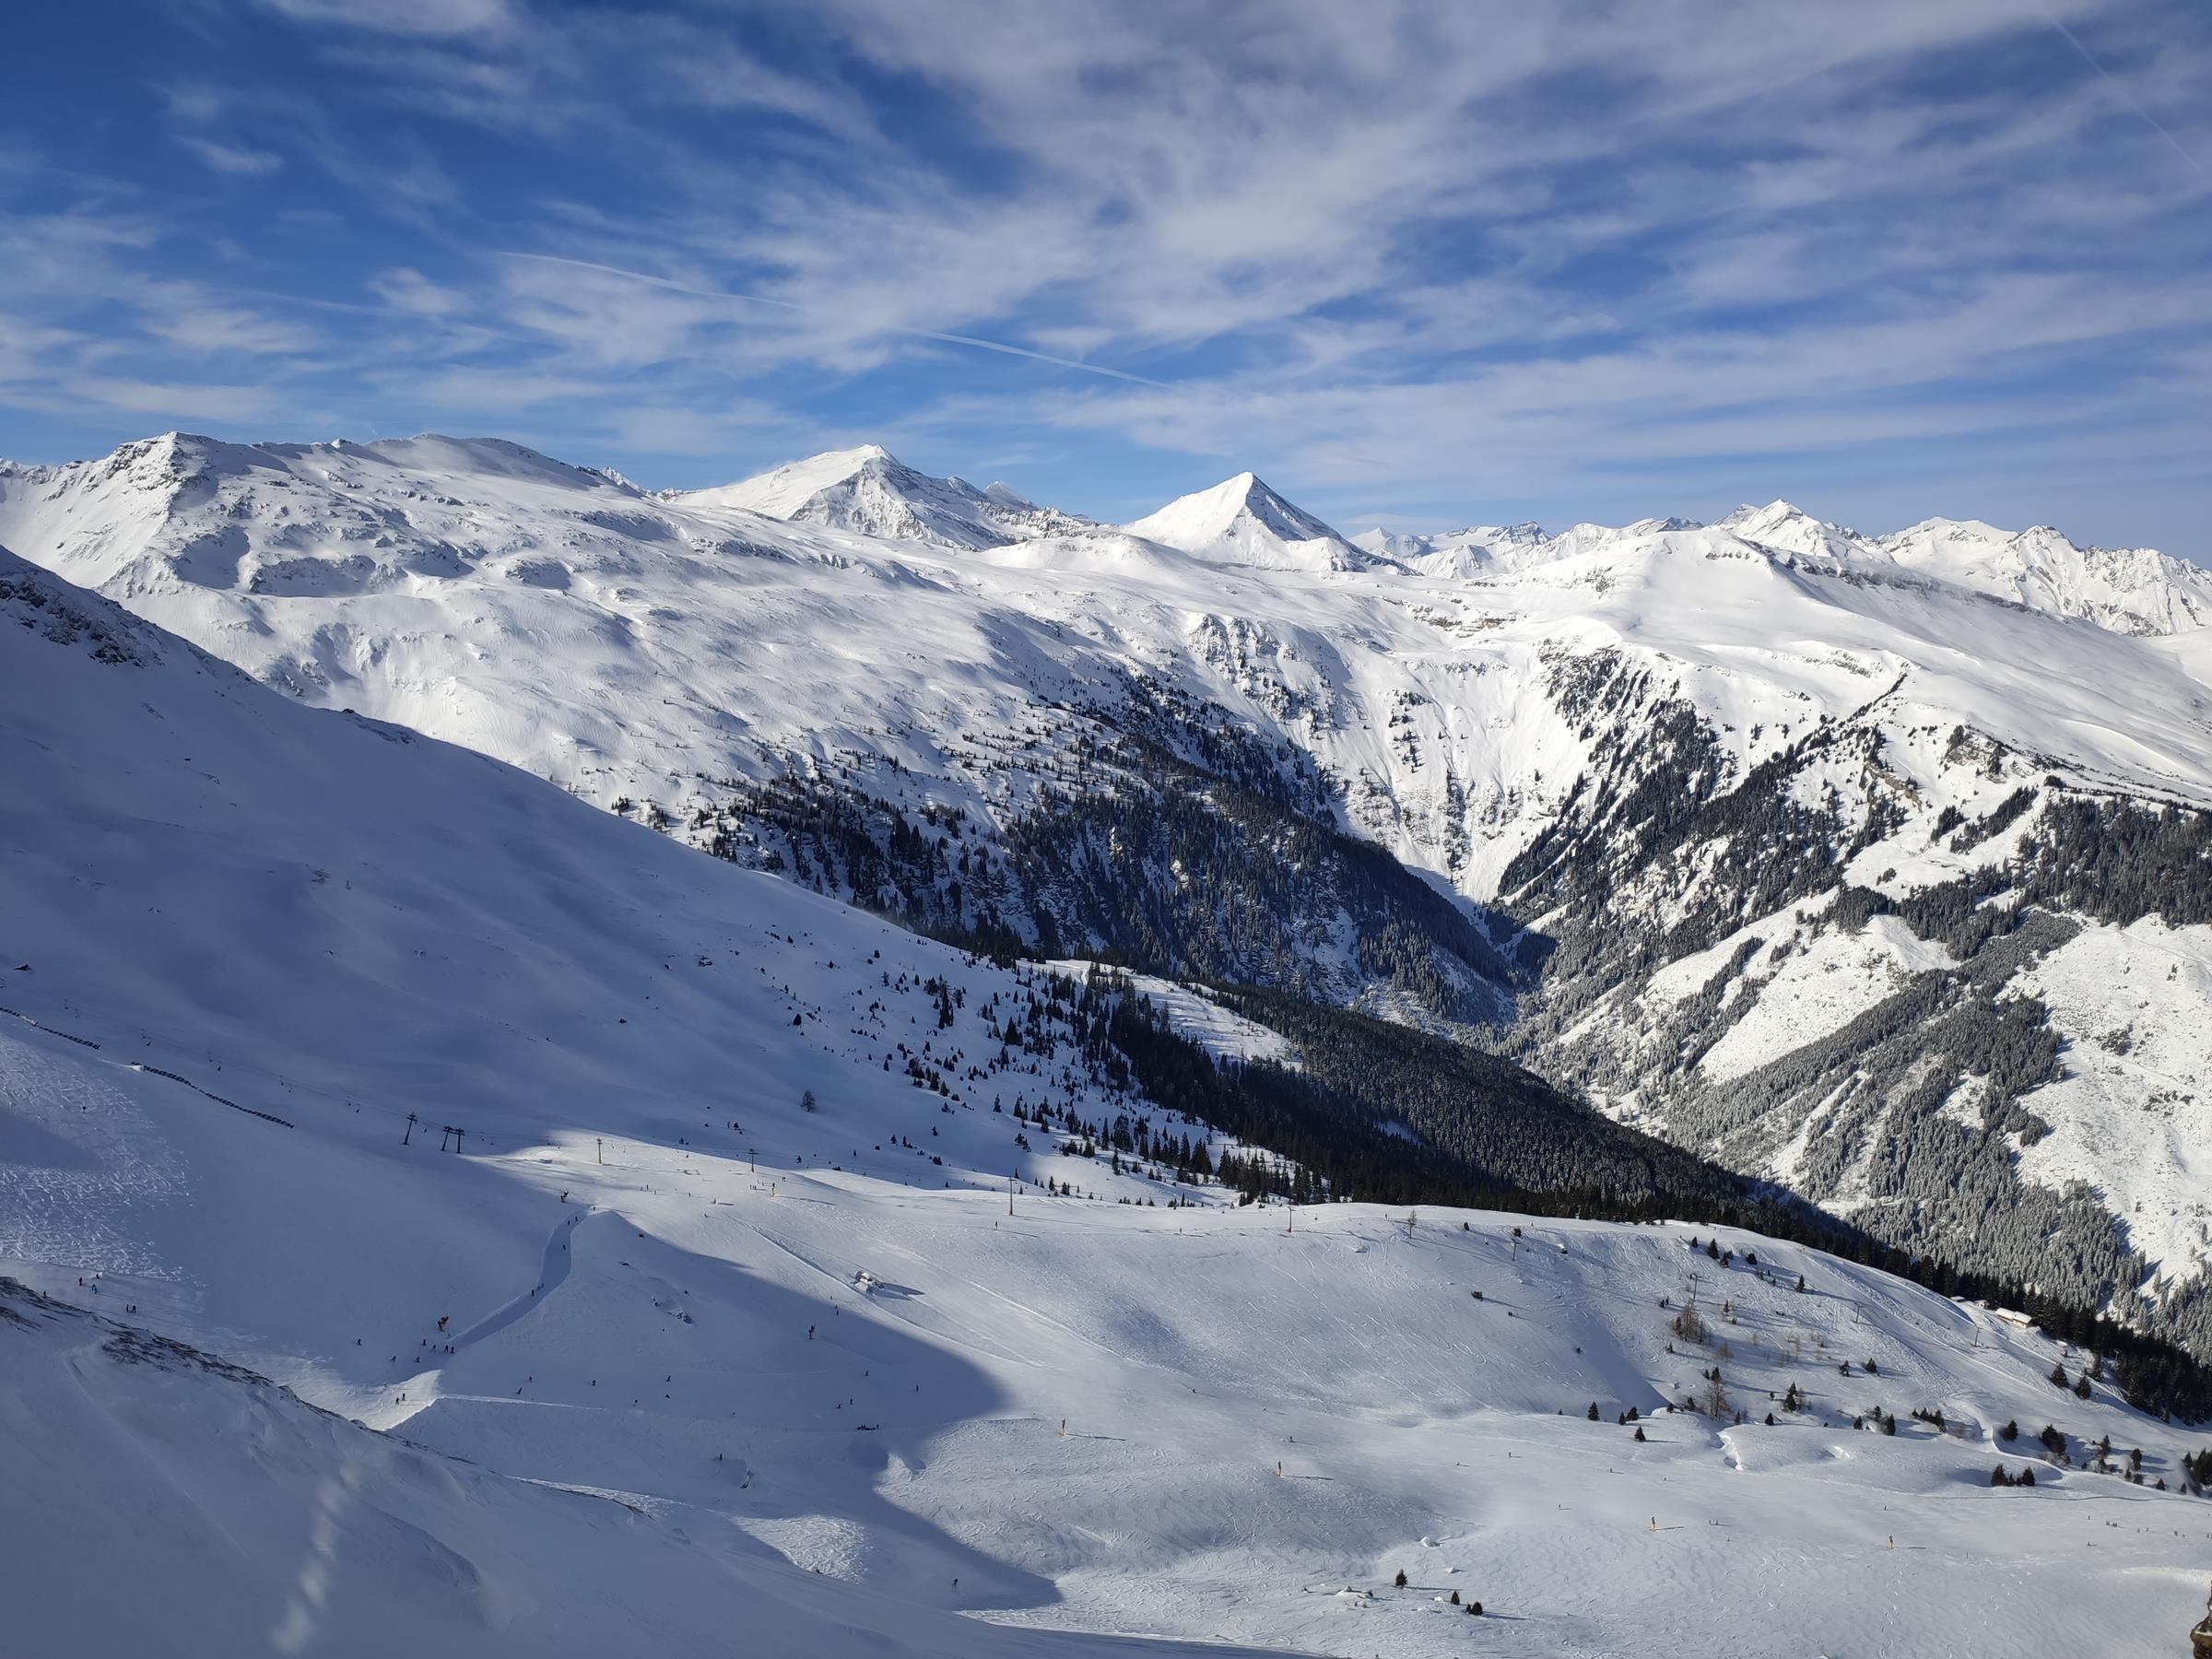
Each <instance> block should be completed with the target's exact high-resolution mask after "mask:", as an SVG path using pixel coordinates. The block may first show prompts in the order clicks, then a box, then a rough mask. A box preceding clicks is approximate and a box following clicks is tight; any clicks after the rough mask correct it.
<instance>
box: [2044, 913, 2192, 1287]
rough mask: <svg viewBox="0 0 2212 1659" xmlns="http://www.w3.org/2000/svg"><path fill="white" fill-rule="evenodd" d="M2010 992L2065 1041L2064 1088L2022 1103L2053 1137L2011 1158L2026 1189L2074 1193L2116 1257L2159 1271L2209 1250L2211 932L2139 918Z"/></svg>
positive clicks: (2077, 943)
mask: <svg viewBox="0 0 2212 1659" xmlns="http://www.w3.org/2000/svg"><path fill="white" fill-rule="evenodd" d="M2013 986H2014V988H2016V989H2018V990H2020V991H2023V992H2026V993H2028V994H2031V995H2034V996H2039V997H2041V998H2042V999H2043V1001H2044V1002H2045V1003H2046V1004H2048V1005H2049V1006H2050V1007H2051V1009H2052V1012H2053V1016H2054V1017H2055V1018H2057V1019H2058V1020H2059V1021H2061V1022H2062V1024H2063V1025H2064V1027H2065V1029H2066V1030H2071V1031H2078V1032H2081V1033H2083V1035H2082V1037H2081V1038H2079V1039H2077V1040H2076V1041H2073V1042H2070V1043H2069V1044H2068V1045H2067V1048H2066V1052H2065V1077H2064V1078H2063V1079H2062V1080H2060V1081H2058V1082H2055V1083H2049V1084H2045V1085H2044V1086H2043V1087H2042V1088H2038V1089H2035V1090H2032V1091H2031V1092H2030V1093H2029V1094H2027V1095H2025V1096H2023V1097H2022V1098H2021V1104H2022V1105H2024V1106H2026V1107H2027V1108H2028V1109H2029V1110H2030V1111H2031V1112H2036V1113H2037V1114H2038V1115H2040V1116H2041V1117H2043V1118H2044V1119H2045V1120H2047V1121H2048V1122H2049V1123H2050V1124H2052V1125H2053V1131H2052V1133H2051V1134H2050V1135H2046V1136H2044V1137H2043V1138H2042V1139H2041V1141H2039V1142H2037V1143H2036V1144H2035V1145H2034V1146H2032V1147H2028V1148H2027V1149H2026V1150H2024V1151H2023V1152H2022V1153H2021V1154H2020V1167H2021V1170H2022V1171H2023V1172H2024V1173H2026V1174H2027V1175H2028V1176H2029V1177H2030V1179H2032V1180H2036V1181H2040V1182H2043V1183H2044V1184H2046V1185H2049V1186H2054V1187H2064V1186H2065V1185H2067V1184H2069V1183H2070V1182H2076V1181H2080V1182H2087V1183H2088V1185H2089V1186H2091V1187H2093V1188H2095V1189H2096V1190H2097V1191H2099V1192H2100V1193H2102V1194H2104V1197H2105V1200H2106V1203H2107V1204H2108V1205H2109V1206H2110V1207H2111V1208H2112V1211H2113V1213H2114V1214H2115V1215H2117V1216H2118V1217H2119V1218H2120V1220H2121V1222H2122V1223H2123V1225H2124V1227H2125V1228H2126V1230H2127V1237H2128V1242H2129V1244H2130V1245H2131V1246H2132V1247H2133V1248H2134V1249H2136V1250H2138V1251H2140V1252H2142V1253H2144V1254H2145V1255H2146V1256H2147V1257H2148V1258H2149V1259H2150V1260H2151V1261H2152V1262H2154V1263H2159V1264H2163V1265H2166V1266H2167V1268H2168V1270H2169V1271H2170V1272H2171V1271H2172V1269H2173V1267H2174V1266H2175V1265H2179V1264H2183V1263H2189V1262H2193V1261H2196V1260H2201V1259H2202V1258H2203V1257H2204V1256H2205V1255H2206V1252H2207V1248H2208V1247H2212V1020H2207V1019H2206V1017H2205V1011H2206V1008H2207V1007H2212V928H2208V927H2203V926H2190V927H2169V926H2168V925H2166V924H2164V923H2162V922H2160V921H2159V919H2158V918H2157V917H2155V916H2153V917H2147V918H2145V919H2144V920H2143V921H2141V922H2137V923H2135V924H2131V925H2129V926H2127V927H2113V926H2090V927H2087V928H2085V929H2084V930H2083V931H2082V932H2081V933H2080V934H2079V935H2077V936H2076V937H2075V938H2074V939H2072V940H2071V941H2069V942H2068V943H2067V944H2065V945H2063V946H2061V947H2059V948H2058V949H2057V950H2055V951H2053V953H2052V954H2051V955H2050V956H2049V957H2048V958H2047V959H2044V960H2043V961H2042V962H2041V963H2039V964H2038V965H2037V966H2036V967H2034V968H2032V969H2030V970H2028V971H2024V972H2022V973H2021V974H2019V975H2018V976H2017V977H2016V979H2015V980H2014V982H2013Z"/></svg>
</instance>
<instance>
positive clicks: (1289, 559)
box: [1124, 472, 1370, 573]
mask: <svg viewBox="0 0 2212 1659" xmlns="http://www.w3.org/2000/svg"><path fill="white" fill-rule="evenodd" d="M1124 529H1126V530H1127V531H1128V532H1129V534H1130V535H1135V536H1140V537H1142V538H1143V539H1145V540H1147V541H1155V542H1159V543H1160V544H1162V545H1163V546H1166V547H1177V548H1180V549H1181V550H1182V551H1183V552H1185V553H1193V554H1196V555H1197V556H1198V557H1200V558H1202V559H1209V560H1218V561H1220V562H1222V563H1226V564H1236V565H1248V566H1251V567H1253V568H1254V569H1258V570H1267V571H1306V572H1308V573H1323V572H1326V571H1343V570H1349V569H1354V568H1358V567H1359V566H1362V565H1364V564H1367V563H1369V562H1370V560H1368V559H1365V558H1363V557H1362V556H1361V554H1360V552H1359V549H1358V548H1356V547H1353V546H1352V545H1351V544H1350V543H1349V542H1347V541H1346V540H1345V539H1344V537H1342V536H1341V535H1337V534H1336V532H1335V531H1334V530H1332V529H1330V528H1329V526H1328V525H1326V524H1323V523H1322V522H1321V521H1320V520H1319V519H1317V518H1315V517H1314V516H1313V515H1312V513H1310V512H1304V511H1302V510H1301V509H1300V508H1297V507H1294V506H1292V505H1291V504H1290V503H1289V502H1288V501H1286V500H1283V498H1282V497H1281V496H1279V495H1277V494H1276V492H1275V491H1274V490H1272V489H1270V488H1267V486H1266V485H1265V483H1264V482H1262V481H1261V480H1260V479H1259V478H1258V477H1254V476H1253V474H1251V473H1248V472H1247V473H1239V474H1238V475H1237V476H1236V477H1233V478H1225V479H1223V480H1222V481H1221V482H1220V483H1218V484H1217V485H1215V486H1214V487H1213V488H1211V489H1201V490H1198V491H1195V492H1194V493H1193V494H1191V495H1187V496H1179V497H1178V498H1176V499H1175V500H1172V501H1170V502H1169V503H1168V504H1167V505H1166V506H1165V507H1162V508H1161V509H1159V512H1153V513H1149V514H1147V515H1146V516H1145V517H1143V518H1141V519H1138V520H1136V521H1135V522H1134V523H1132V524H1127V525H1124Z"/></svg>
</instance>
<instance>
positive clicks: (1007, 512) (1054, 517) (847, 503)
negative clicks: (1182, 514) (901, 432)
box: [661, 443, 1088, 547]
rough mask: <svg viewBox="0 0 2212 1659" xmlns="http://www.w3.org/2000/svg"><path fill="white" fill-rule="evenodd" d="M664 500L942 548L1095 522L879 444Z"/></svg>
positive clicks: (1002, 541) (993, 543)
mask: <svg viewBox="0 0 2212 1659" xmlns="http://www.w3.org/2000/svg"><path fill="white" fill-rule="evenodd" d="M661 499H662V500H668V501H673V502H676V503H677V504H678V505H679V506H687V507H696V508H701V509H706V510H710V511H711V510H713V509H716V508H724V507H738V508H743V509H745V510H746V511H747V512H760V513H765V514H767V515H768V516H769V517H770V518H779V519H783V520H786V521H788V522H790V523H792V524H820V525H823V526H825V527H827V528H829V529H832V530H852V531H856V532H858V533H859V534H860V535H875V536H882V537H886V538H888V539H889V540H893V541H916V542H923V543H925V544H927V545H929V546H932V547H1003V546H1005V545H1006V543H1008V542H1015V541H1027V540H1029V539H1030V538H1031V537H1032V536H1039V535H1070V534H1072V533H1074V532H1077V531H1079V530H1082V529H1084V528H1085V527H1086V526H1087V525H1088V520H1086V519H1081V518H1078V517H1077V516H1076V515H1075V514H1073V513H1068V512H1056V511H1054V510H1053V509H1052V508H1049V507H1040V506H1038V505H1037V504H1036V503H1035V502H1034V501H1027V500H1023V499H1022V498H1021V497H1020V496H1018V495H1017V494H1015V492H1014V490H1013V489H1012V488H1010V487H1009V486H1007V485H1005V484H993V485H991V486H989V487H988V488H983V489H978V488H975V487H974V486H973V485H972V484H970V483H968V482H966V481H965V480H964V479H960V478H933V477H928V476H927V475H926V474H924V473H918V472H916V471H915V470H914V469H913V468H912V467H911V466H905V465H900V462H899V461H898V460H897V459H896V458H894V457H893V456H892V454H891V453H890V452H889V451H888V450H886V449H884V448H883V447H882V446H881V445H879V444H874V443H868V444H863V445H862V446H861V447H860V448H858V449H849V450H832V451H830V452H829V453H826V454H820V455H816V456H813V457H811V458H810V459H808V460H805V461H794V462H793V463H791V464H790V465H787V466H778V467H775V468H772V469H771V470H770V471H768V472H764V473H759V474H757V475H756V476H754V477H750V478H745V479H741V480H740V481H739V482H737V483H735V484H724V485H718V486H716V487H714V488H709V489H692V490H667V491H664V492H663V494H662V498H661Z"/></svg>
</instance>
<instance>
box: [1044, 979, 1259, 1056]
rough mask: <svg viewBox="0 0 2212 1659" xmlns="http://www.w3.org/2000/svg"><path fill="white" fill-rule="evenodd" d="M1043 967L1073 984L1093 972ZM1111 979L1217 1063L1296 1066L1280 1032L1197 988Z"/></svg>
mask: <svg viewBox="0 0 2212 1659" xmlns="http://www.w3.org/2000/svg"><path fill="white" fill-rule="evenodd" d="M1045 966H1046V967H1047V968H1050V969H1052V970H1053V971H1055V972H1057V973H1062V974H1065V975H1066V976H1067V977H1068V978H1070V979H1075V980H1080V979H1082V978H1083V977H1084V976H1085V975H1086V974H1088V972H1090V971H1091V968H1092V964H1091V963H1089V962H1088V961H1081V960H1076V959H1068V960H1064V961H1057V962H1047V963H1046V964H1045ZM1115 976H1116V977H1117V978H1118V979H1120V980H1122V981H1124V982H1126V983H1127V985H1128V986H1129V989H1130V990H1131V991H1132V992H1133V993H1134V994H1136V995H1139V996H1142V997H1145V998H1146V999H1147V1000H1148V1001H1149V1002H1150V1003H1151V1005H1152V1006H1153V1008H1154V1009H1155V1010H1156V1011H1157V1012H1158V1013H1159V1014H1160V1015H1162V1016H1164V1017H1165V1018H1166V1019H1167V1021H1168V1023H1169V1024H1170V1025H1171V1026H1173V1027H1174V1028H1175V1030H1177V1031H1179V1032H1181V1033H1182V1035H1183V1036H1185V1037H1187V1038H1189V1039H1190V1040H1191V1041H1193V1042H1194V1043H1196V1044H1197V1045H1198V1046H1199V1047H1200V1048H1202V1049H1204V1050H1205V1051H1206V1053H1208V1054H1210V1055H1212V1056H1213V1057H1214V1058H1215V1059H1217V1060H1236V1061H1246V1060H1272V1061H1276V1062H1278V1063H1280V1064H1283V1065H1296V1064H1297V1056H1296V1054H1295V1053H1294V1052H1293V1050H1292V1048H1291V1046H1290V1043H1289V1041H1288V1039H1287V1038H1285V1037H1284V1036H1283V1034H1282V1033H1281V1032H1280V1031H1277V1030H1275V1029H1274V1028H1272V1027H1270V1026H1264V1025H1261V1024H1260V1023H1259V1022H1258V1021H1257V1020H1253V1019H1246V1018H1244V1017H1243V1016H1242V1015H1241V1014H1232V1013H1230V1010H1229V1009H1227V1008H1225V1007H1223V1006H1221V1005H1220V1003H1219V1002H1218V1001H1216V1000H1215V998H1214V997H1213V996H1212V995H1211V994H1209V993H1207V992H1206V991H1205V990H1204V989H1202V988H1201V987H1198V986H1195V985H1182V984H1178V983H1176V982H1174V981H1173V980H1165V979H1161V978H1160V977H1159V975H1157V974H1151V973H1130V972H1126V971H1121V970H1116V971H1115Z"/></svg>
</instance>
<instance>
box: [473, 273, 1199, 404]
mask: <svg viewBox="0 0 2212 1659" xmlns="http://www.w3.org/2000/svg"><path fill="white" fill-rule="evenodd" d="M501 257H502V258H506V259H528V260H534V261H535V262H536V263H537V264H539V265H569V266H571V267H572V268H573V269H576V270H580V271H597V272H600V273H601V274H603V275H605V276H608V277H624V278H627V279H628V280H629V281H631V282H641V283H643V284H645V285H646V286H647V287H648V288H665V289H667V290H668V291H669V292H670V293H672V294H688V295H690V296H691V297H692V298H693V299H695V300H724V301H726V302H729V303H733V304H739V305H771V306H773V307H775V308H776V309H777V310H778V311H790V312H810V313H811V312H819V310H820V308H819V307H818V306H812V305H801V304H800V303H799V302H798V301H797V300H771V299H770V298H769V297H768V296H767V295H765V294H734V293H729V292H726V291H724V290H723V289H719V288H693V287H691V286H690V285H689V284H688V283H683V282H676V281H673V280H671V279H670V278H668V277H653V276H650V275H648V274H647V273H646V272H643V271H626V270H624V269H623V268H622V267H621V266H620V265H600V264H599V263H598V262H596V261H595V260H590V259H569V258H565V257H563V256H562V255H560V254H559V253H520V252H516V251H513V250H503V251H502V253H501ZM877 332H878V333H881V334H895V335H907V336H908V337H910V338H912V339H917V340H937V341H941V342H943V343H944V344H946V345H947V346H972V347H975V348H976V349H977V350H979V351H996V352H999V353H1002V354H1003V355H1005V356H1006V357H1018V358H1028V359H1030V361H1032V362H1037V363H1050V364H1052V365H1053V367H1054V368H1057V369H1077V370H1080V371H1082V372H1083V373H1085V374H1102V375H1104V376H1105V377H1106V378H1107V379H1109V380H1118V381H1127V382H1130V383H1132V384H1133V385H1138V386H1152V387H1156V388H1158V389H1159V390H1160V391H1162V392H1165V391H1167V390H1169V389H1170V388H1169V387H1168V385H1167V383H1166V382H1163V381H1156V380H1147V379H1146V378H1145V377H1144V376H1143V375H1141V374H1130V373H1127V372H1125V371H1123V370H1120V369H1107V368H1104V367H1101V366H1100V364H1097V363H1082V362H1077V360H1076V359H1074V358H1064V357H1053V355H1052V354H1051V353H1050V352H1044V351H1031V350H1030V348H1029V347H1026V346H1009V345H1007V344H1006V342H1005V341H1003V340H982V339H978V338H977V337H976V336H975V335H962V334H945V333H942V332H940V331H939V330H937V329H934V328H901V327H900V326H898V325H897V324H888V323H887V324H882V325H880V327H879V328H878V329H877Z"/></svg>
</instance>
